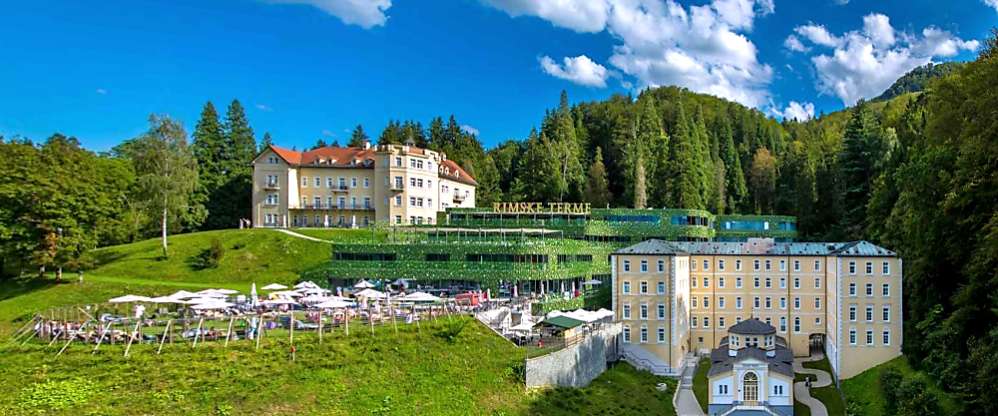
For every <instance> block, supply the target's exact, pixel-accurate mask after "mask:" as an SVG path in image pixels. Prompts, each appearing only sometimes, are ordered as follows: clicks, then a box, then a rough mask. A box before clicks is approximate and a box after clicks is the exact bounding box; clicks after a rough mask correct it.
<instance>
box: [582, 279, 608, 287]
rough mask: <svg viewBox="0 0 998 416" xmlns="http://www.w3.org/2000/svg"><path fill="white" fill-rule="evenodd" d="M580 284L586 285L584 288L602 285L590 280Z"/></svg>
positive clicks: (599, 282) (597, 281)
mask: <svg viewBox="0 0 998 416" xmlns="http://www.w3.org/2000/svg"><path fill="white" fill-rule="evenodd" d="M582 284H583V285H586V286H592V285H601V284H603V282H601V281H599V280H596V279H590V280H586V281H585V282H582Z"/></svg>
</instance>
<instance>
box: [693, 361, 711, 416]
mask: <svg viewBox="0 0 998 416" xmlns="http://www.w3.org/2000/svg"><path fill="white" fill-rule="evenodd" d="M709 371H710V357H704V358H701V359H700V363H698V364H697V372H696V373H694V374H693V394H694V395H695V396H697V402H699V403H700V408H702V409H703V412H704V413H707V405H708V404H710V394H709V393H710V391H709V389H710V380H708V379H707V372H709Z"/></svg>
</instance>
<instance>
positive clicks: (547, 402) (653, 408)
mask: <svg viewBox="0 0 998 416" xmlns="http://www.w3.org/2000/svg"><path fill="white" fill-rule="evenodd" d="M658 383H666V384H668V385H669V388H668V389H667V390H666V391H658V390H656V389H655V386H656V385H657V384H658ZM675 389H676V380H675V379H671V378H668V377H658V376H655V375H652V374H651V373H649V372H647V371H638V370H635V369H634V367H631V365H630V364H627V363H619V364H617V365H615V366H613V367H611V368H610V369H608V370H607V371H606V372H605V373H603V374H602V375H600V376H599V377H597V378H596V379H595V380H593V382H592V383H590V384H589V386H588V387H585V388H581V389H572V388H555V389H549V390H545V391H541V392H538V393H537V394H536V395H535V397H532V398H531V399H530V404H529V406H528V408H527V410H526V411H525V413H526V414H530V415H565V416H570V415H571V416H574V415H674V414H676V411H675V409H673V407H672V395H673V393H674V392H675Z"/></svg>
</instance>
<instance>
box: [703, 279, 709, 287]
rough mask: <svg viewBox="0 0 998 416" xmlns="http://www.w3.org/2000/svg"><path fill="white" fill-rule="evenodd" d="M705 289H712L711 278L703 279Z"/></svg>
mask: <svg viewBox="0 0 998 416" xmlns="http://www.w3.org/2000/svg"><path fill="white" fill-rule="evenodd" d="M703 287H705V288H708V287H710V278H709V277H704V278H703Z"/></svg>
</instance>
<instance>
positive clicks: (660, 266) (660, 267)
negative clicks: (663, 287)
mask: <svg viewBox="0 0 998 416" xmlns="http://www.w3.org/2000/svg"><path fill="white" fill-rule="evenodd" d="M664 271H665V260H659V261H658V272H659V273H662V272H664Z"/></svg>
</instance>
